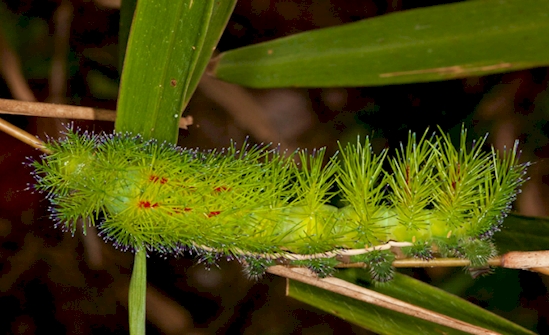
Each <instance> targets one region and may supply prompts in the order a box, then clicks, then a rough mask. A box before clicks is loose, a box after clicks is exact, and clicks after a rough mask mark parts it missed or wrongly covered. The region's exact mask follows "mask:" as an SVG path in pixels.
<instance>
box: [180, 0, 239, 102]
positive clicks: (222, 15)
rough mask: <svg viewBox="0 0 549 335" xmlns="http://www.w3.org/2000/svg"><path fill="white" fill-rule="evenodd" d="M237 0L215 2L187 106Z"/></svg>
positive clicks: (186, 97)
mask: <svg viewBox="0 0 549 335" xmlns="http://www.w3.org/2000/svg"><path fill="white" fill-rule="evenodd" d="M236 1H237V0H223V1H216V2H215V3H214V8H213V13H212V17H211V18H210V23H209V25H208V31H207V33H206V38H205V39H204V46H203V48H202V51H201V52H200V56H199V57H198V62H197V64H196V67H195V69H194V71H193V73H192V78H191V82H190V84H189V88H188V90H187V94H186V96H185V99H184V103H183V105H184V106H186V105H187V104H188V103H189V100H190V99H191V96H192V94H193V92H194V91H195V89H196V87H197V86H198V82H199V81H200V78H202V74H203V73H204V70H205V69H206V66H207V65H208V62H209V61H210V57H211V56H212V53H213V51H214V49H215V47H216V46H217V42H219V39H220V38H221V35H222V33H223V31H224V30H225V26H226V25H227V22H228V21H229V18H230V17H231V14H232V12H233V10H234V6H235V5H236Z"/></svg>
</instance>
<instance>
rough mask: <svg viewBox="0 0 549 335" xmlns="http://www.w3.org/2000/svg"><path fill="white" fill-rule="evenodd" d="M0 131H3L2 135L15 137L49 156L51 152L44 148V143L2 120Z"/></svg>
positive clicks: (0, 120)
mask: <svg viewBox="0 0 549 335" xmlns="http://www.w3.org/2000/svg"><path fill="white" fill-rule="evenodd" d="M0 131H3V132H4V133H6V134H8V135H10V136H13V137H15V138H16V139H18V140H20V141H22V142H23V143H26V144H28V145H30V146H31V147H34V148H36V149H39V150H42V151H43V152H44V153H47V154H51V152H50V151H49V150H48V149H46V148H45V146H44V142H42V141H41V140H39V139H38V138H36V137H34V136H33V135H32V134H29V133H27V132H26V131H24V130H23V129H20V128H18V127H16V126H14V125H12V124H11V123H9V122H7V121H5V120H3V119H0Z"/></svg>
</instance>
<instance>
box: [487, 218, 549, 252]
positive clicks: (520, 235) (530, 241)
mask: <svg viewBox="0 0 549 335" xmlns="http://www.w3.org/2000/svg"><path fill="white" fill-rule="evenodd" d="M494 239H495V242H496V246H497V249H498V252H499V253H500V254H504V253H506V252H509V251H535V250H548V249H549V219H547V218H536V217H529V216H523V215H517V214H511V215H509V216H508V217H507V218H506V219H505V221H503V227H502V228H501V231H499V232H497V233H496V234H494Z"/></svg>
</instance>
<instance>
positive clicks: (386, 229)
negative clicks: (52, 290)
mask: <svg viewBox="0 0 549 335" xmlns="http://www.w3.org/2000/svg"><path fill="white" fill-rule="evenodd" d="M485 139H486V138H481V139H480V140H479V141H477V143H476V144H474V145H473V146H472V147H470V148H468V147H467V145H466V132H465V131H462V136H461V141H460V144H459V146H458V147H457V148H456V147H454V146H453V145H452V143H451V140H450V138H449V136H448V135H445V134H444V133H442V132H441V133H440V134H439V135H433V136H431V137H427V135H424V136H423V137H421V138H419V139H416V136H415V134H410V136H409V141H408V144H407V145H405V146H404V145H402V146H401V148H400V150H398V151H397V152H396V155H395V156H394V157H392V158H389V157H388V155H387V151H383V152H381V153H380V154H374V152H373V150H372V148H371V145H370V143H369V139H368V138H366V139H365V140H364V141H360V140H359V141H357V143H356V144H354V145H351V144H349V145H346V146H340V151H339V153H338V154H336V155H334V156H333V157H330V158H328V159H327V161H328V162H327V163H325V160H326V158H327V157H325V156H326V155H325V150H318V151H313V152H312V153H308V152H307V151H306V150H301V151H298V152H295V153H293V154H290V155H285V154H284V153H281V152H280V151H279V150H276V149H269V148H268V147H265V146H251V147H249V146H246V145H245V146H243V147H242V148H240V149H239V148H237V147H236V145H234V144H233V145H231V146H230V147H229V148H227V149H224V150H221V151H215V150H214V151H207V152H202V151H199V150H191V149H183V148H180V147H176V146H173V145H168V144H164V143H158V142H156V141H154V140H153V141H145V140H143V139H142V138H141V137H139V136H133V135H131V134H111V135H108V134H92V133H87V132H84V133H82V132H78V131H75V130H73V129H71V128H69V129H67V131H66V134H65V138H64V139H61V140H59V141H49V142H48V143H47V149H49V151H50V152H51V154H50V155H45V156H43V157H42V158H41V160H39V161H34V162H32V163H31V165H32V166H33V167H34V169H35V171H34V176H35V178H36V181H37V182H36V185H35V189H37V190H38V191H40V192H44V193H46V194H47V197H48V199H49V200H50V201H51V203H52V206H51V218H52V219H53V220H54V221H55V222H56V225H58V226H61V227H62V228H64V229H66V230H69V231H72V232H73V233H74V231H75V229H76V226H77V222H78V220H81V219H84V220H85V221H84V222H88V223H89V224H91V225H96V224H97V225H98V227H99V230H100V234H101V235H102V236H103V237H104V239H106V240H110V241H112V242H113V243H114V245H115V246H116V247H117V248H121V249H123V250H138V249H141V248H146V250H148V251H158V252H161V253H166V254H178V253H181V252H183V251H193V252H196V253H197V254H199V255H200V259H201V261H205V262H210V263H213V262H215V261H216V260H217V259H218V258H219V257H222V256H226V257H230V258H236V259H239V260H242V261H243V262H244V263H245V264H246V265H247V271H248V273H249V274H250V275H251V276H258V275H261V274H262V273H263V272H264V271H265V269H266V267H268V266H270V265H272V264H274V263H275V262H277V261H280V260H282V261H284V262H286V263H291V264H297V265H305V266H308V267H310V268H312V269H313V270H315V271H316V272H317V273H319V275H323V276H325V275H329V274H330V273H331V271H333V269H334V265H335V264H337V263H338V262H339V260H337V257H336V256H341V255H347V256H349V259H348V260H349V261H353V262H358V261H361V262H365V263H366V264H367V265H368V266H369V267H370V270H371V273H372V275H373V277H374V279H377V280H380V281H384V280H388V279H390V278H391V275H392V267H391V262H392V260H393V259H394V255H393V254H392V253H391V252H390V251H388V250H384V249H387V247H388V246H391V245H399V246H402V250H403V251H405V252H406V253H408V254H409V255H412V256H416V257H422V258H425V259H429V258H431V257H433V254H435V253H436V254H440V255H443V256H459V257H465V258H468V259H470V260H471V264H472V266H482V265H485V263H486V261H487V260H488V258H490V257H491V256H493V255H495V248H494V246H493V244H492V243H491V242H490V239H491V237H492V235H493V233H494V232H496V231H497V230H499V227H500V226H501V223H502V220H503V219H504V218H505V216H506V215H507V213H508V212H509V211H510V208H511V203H512V201H513V200H514V199H515V197H516V194H517V192H518V188H519V187H520V185H521V184H522V183H523V182H524V179H525V178H524V175H525V173H526V167H527V164H520V163H519V162H518V151H517V144H515V146H514V147H513V148H511V149H507V150H505V151H504V152H503V153H497V152H496V151H495V150H493V149H492V151H491V152H485V151H483V150H482V146H483V144H484V142H485ZM295 158H298V159H295ZM296 161H300V163H299V164H298V163H296ZM387 162H388V165H389V166H390V172H388V171H386V170H385V169H384V165H387ZM85 227H86V224H84V229H85ZM388 242H389V243H388Z"/></svg>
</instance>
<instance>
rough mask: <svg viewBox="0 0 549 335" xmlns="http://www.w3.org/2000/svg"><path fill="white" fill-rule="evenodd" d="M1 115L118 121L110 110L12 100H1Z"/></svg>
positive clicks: (186, 121)
mask: <svg viewBox="0 0 549 335" xmlns="http://www.w3.org/2000/svg"><path fill="white" fill-rule="evenodd" d="M0 114H13V115H28V116H39V117H53V118H66V119H76V120H98V121H112V122H114V121H115V120H116V112H115V111H113V110H108V109H100V108H92V107H79V106H69V105H57V104H49V103H44V102H24V101H17V100H10V99H0ZM192 124H193V118H192V117H191V116H187V117H185V118H181V120H180V121H179V128H182V129H187V127H188V126H190V125H192Z"/></svg>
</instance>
